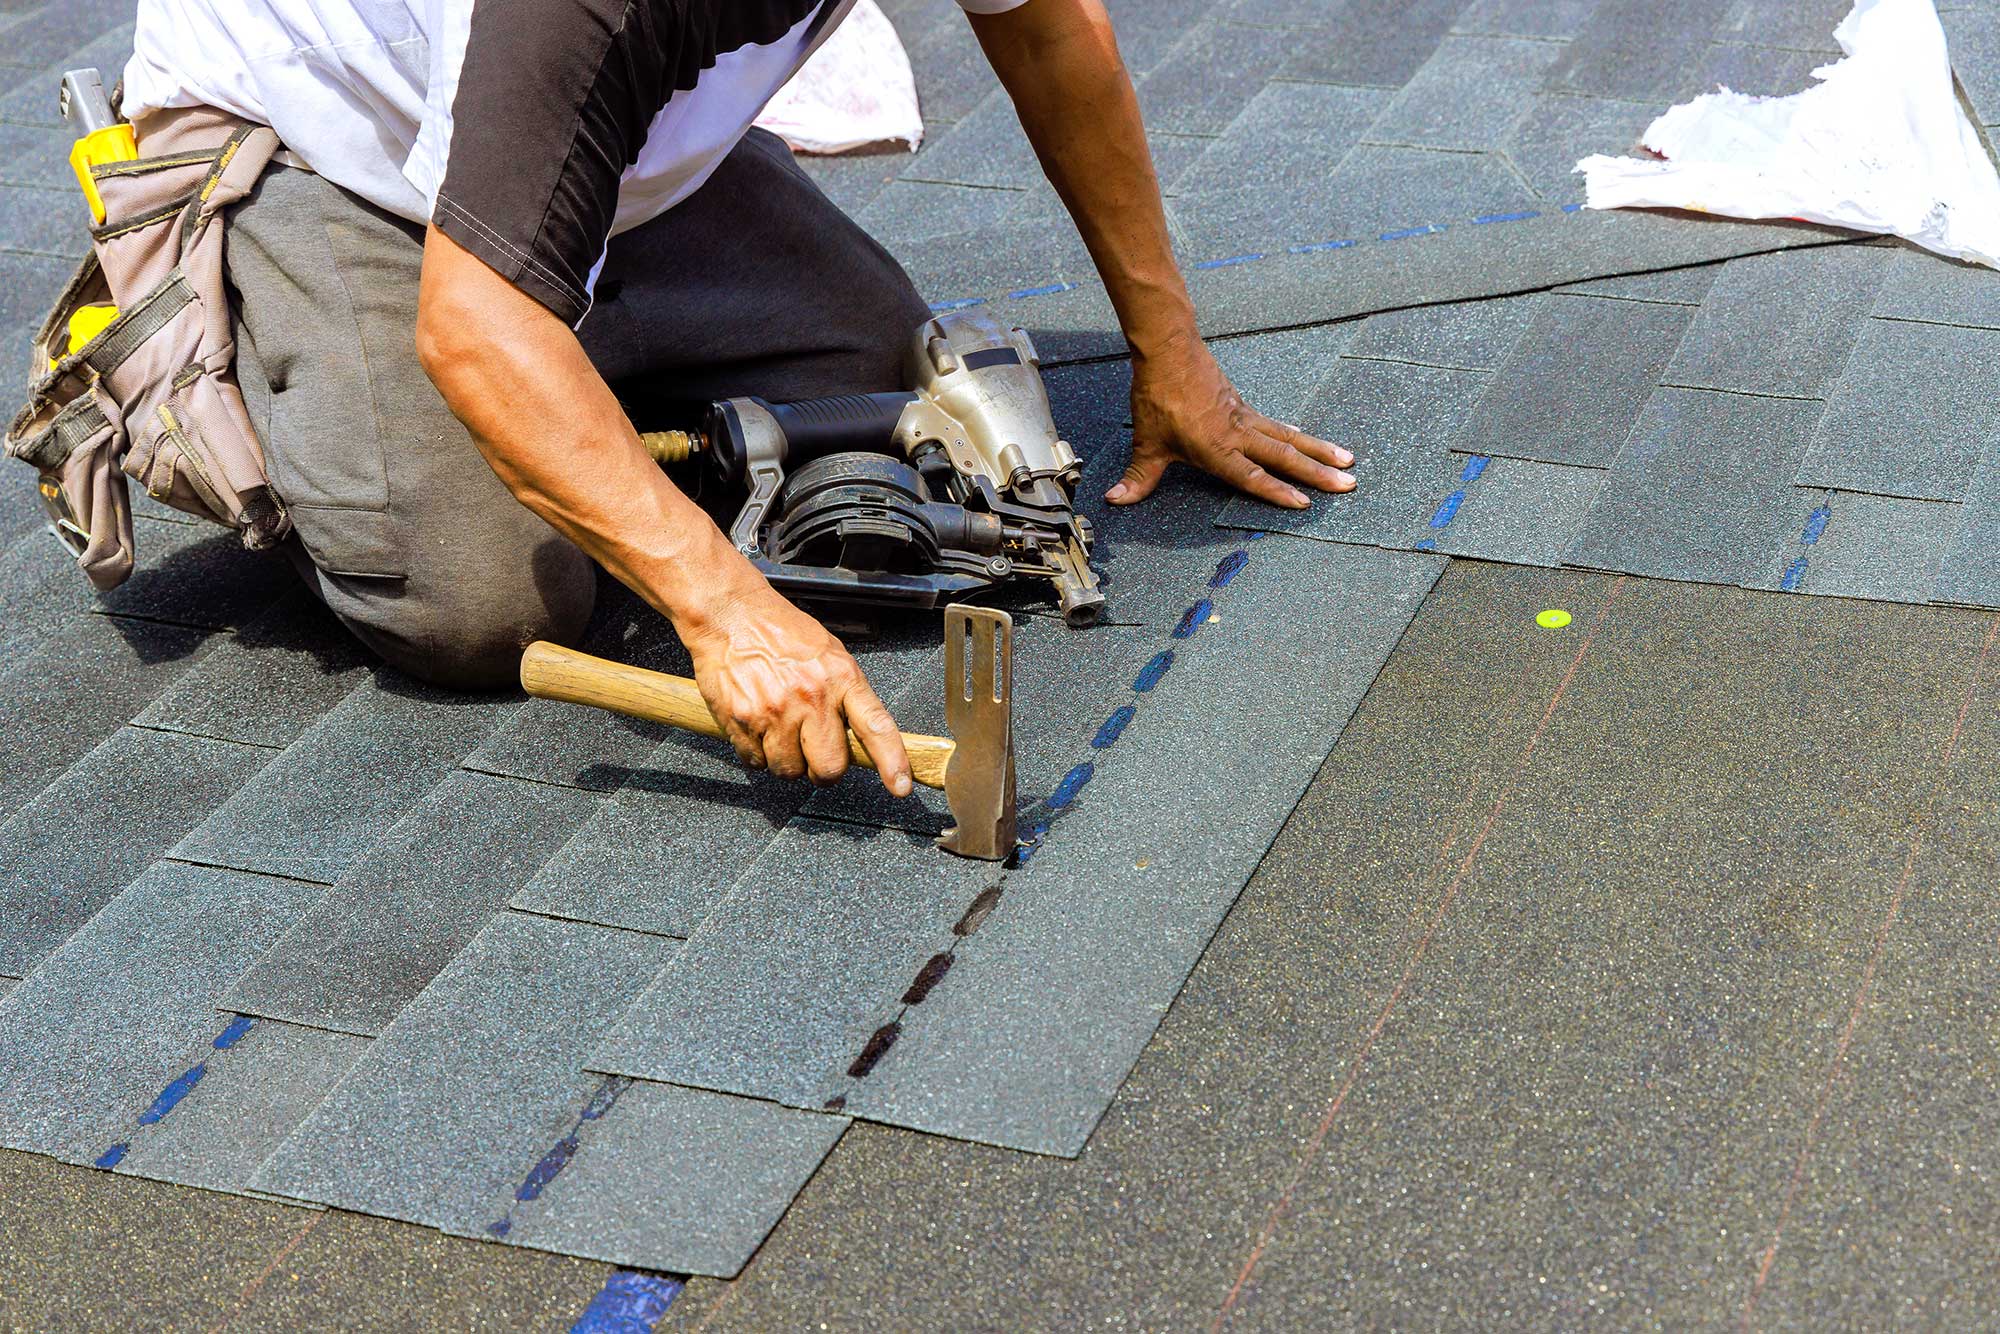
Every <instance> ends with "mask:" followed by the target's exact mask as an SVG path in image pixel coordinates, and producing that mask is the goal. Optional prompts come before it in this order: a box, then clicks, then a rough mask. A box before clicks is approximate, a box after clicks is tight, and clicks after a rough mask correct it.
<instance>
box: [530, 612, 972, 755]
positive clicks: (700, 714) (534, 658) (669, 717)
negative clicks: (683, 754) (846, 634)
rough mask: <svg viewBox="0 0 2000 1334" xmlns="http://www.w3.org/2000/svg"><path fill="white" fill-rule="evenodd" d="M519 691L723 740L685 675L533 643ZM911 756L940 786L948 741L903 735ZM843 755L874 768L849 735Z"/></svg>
mask: <svg viewBox="0 0 2000 1334" xmlns="http://www.w3.org/2000/svg"><path fill="white" fill-rule="evenodd" d="M521 689H523V690H525V691H527V692H528V693H529V694H530V695H533V696H535V697H536V698H537V699H559V700H562V701H564V702H565V703H569V704H588V705H591V706H592V707H594V708H599V709H609V710H611V712H613V713H622V714H624V715H625V716H626V717H628V718H644V719H645V720H647V721H648V722H655V723H665V724H666V725H667V726H669V727H678V728H679V729H681V731H683V732H694V733H697V734H699V735H701V736H712V737H721V738H726V737H727V733H725V732H724V731H723V730H722V724H721V723H719V722H717V721H715V715H714V714H712V713H710V712H709V711H708V701H707V700H705V699H703V698H702V696H701V687H700V686H698V685H696V684H695V683H694V682H692V681H690V680H688V679H687V678H686V677H684V676H668V675H667V674H666V673H665V672H649V671H647V670H646V669H645V668H643V667H634V666H632V665H631V664H630V663H624V662H612V661H610V660H609V659H606V658H594V657H592V656H591V655H590V654H588V653H578V652H577V651H576V650H575V649H568V648H564V647H562V646H561V645H560V644H551V643H548V642H546V641H544V640H537V641H536V642H535V643H532V644H530V645H528V649H527V652H525V653H523V654H522V655H521ZM903 748H904V749H905V750H907V751H909V753H910V776H911V777H912V778H914V779H916V780H917V781H918V782H919V783H922V784H923V785H924V786H925V787H935V788H942V787H943V786H944V771H945V767H946V766H947V765H948V764H950V763H951V753H952V750H953V749H954V747H953V743H952V740H951V738H950V737H942V736H912V735H911V734H909V733H907V732H906V733H904V734H903ZM847 753H848V757H849V758H850V759H852V760H853V761H854V763H856V764H859V765H861V766H863V767H864V768H869V769H873V768H874V767H875V762H874V761H873V760H871V759H869V758H868V752H867V751H866V750H864V749H862V747H861V741H860V739H859V738H858V737H856V736H855V735H854V733H852V732H849V733H848V734H847Z"/></svg>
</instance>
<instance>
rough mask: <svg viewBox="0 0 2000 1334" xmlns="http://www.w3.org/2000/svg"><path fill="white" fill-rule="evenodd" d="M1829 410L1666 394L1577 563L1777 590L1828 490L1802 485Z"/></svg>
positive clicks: (1608, 484)
mask: <svg viewBox="0 0 2000 1334" xmlns="http://www.w3.org/2000/svg"><path fill="white" fill-rule="evenodd" d="M1819 412H1820V405H1819V404H1818V403H1814V402H1805V401H1800V400H1797V399H1787V398H1755V397H1752V396H1750V395H1748V394H1725V393H1713V392H1710V391H1707V390H1700V389H1661V390H1660V391H1659V392H1658V393H1656V394H1654V395H1653V397H1652V399H1651V400H1650V401H1649V402H1648V403H1647V404H1646V409H1645V411H1644V412H1643V413H1642V414H1641V415H1640V418H1639V422H1638V424H1637V425H1636V426H1634V427H1633V428H1632V434H1631V437H1630V438H1629V439H1628V440H1627V441H1626V442H1625V447H1624V449H1623V450H1621V451H1620V452H1619V455H1618V457H1617V458H1616V459H1615V460H1614V461H1613V462H1612V465H1611V472H1610V476H1608V477H1607V478H1606V479H1605V482H1604V488H1603V490H1602V491H1600V492H1599V493H1598V496H1597V503H1596V504H1595V505H1594V506H1593V507H1592V508H1591V511H1590V518H1589V520H1588V522H1587V523H1586V524H1585V527H1584V530H1583V533H1582V535H1581V536H1579V537H1578V538H1577V541H1576V545H1575V546H1574V547H1573V548H1572V549H1571V550H1570V553H1569V557H1568V563H1569V564H1572V565H1585V566H1590V567H1592V568H1594V569H1605V570H1620V571H1623V572H1625V573H1628V574H1644V575H1653V576H1656V577H1659V578H1665V579H1694V580H1701V581H1705V582H1708V583H1732V584H1740V585H1743V586H1745V587H1750V588H1775V587H1777V586H1778V584H1779V582H1780V581H1781V580H1782V578H1783V575H1784V570H1785V568H1786V566H1787V564H1788V562H1789V560H1790V559H1791V558H1792V557H1791V555H1790V554H1788V553H1790V552H1791V551H1792V549H1793V547H1794V545H1795V544H1796V543H1797V542H1798V540H1799V536H1800V534H1801V533H1802V531H1803V530H1804V526H1805V523H1806V516H1807V515H1808V513H1809V512H1810V511H1811V510H1812V509H1813V508H1815V506H1816V505H1817V503H1818V494H1817V493H1816V492H1811V491H1803V490H1800V489H1799V488H1797V487H1794V486H1793V485H1792V483H1791V474H1792V472H1793V471H1794V470H1795V469H1796V467H1797V460H1798V459H1800V458H1801V457H1803V455H1804V453H1805V450H1806V446H1807V443H1808V442H1809V440H1810V438H1811V432H1812V428H1813V423H1814V421H1815V420H1817V418H1818V417H1819Z"/></svg>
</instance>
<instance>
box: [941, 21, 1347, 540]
mask: <svg viewBox="0 0 2000 1334" xmlns="http://www.w3.org/2000/svg"><path fill="white" fill-rule="evenodd" d="M971 18H972V25H973V30H974V31H975V32H976V33H977V34H978V37H979V42H980V45H981V46H982V47H984V48H985V51H986V56H987V59H988V60H989V61H991V62H992V65H993V69H994V72H995V73H997V74H998V75H999V76H1000V81H1001V83H1002V84H1004V85H1005V86H1006V88H1007V92H1008V94H1009V96H1011V97H1012V98H1013V99H1014V109H1015V111H1016V112H1017V113H1018V114H1019V115H1020V118H1021V126H1022V128H1023V129H1024V130H1026V131H1027V135H1028V139H1029V141H1030V142H1031V143H1032V144H1033V145H1034V147H1035V154H1036V156H1037V157H1039V158H1040V159H1041V162H1042V168H1043V170H1044V171H1046V172H1047V173H1048V177H1049V180H1050V181H1051V182H1052V183H1053V184H1054V185H1055V187H1056V192H1057V193H1058V194H1060V195H1061V196H1062V200H1063V203H1064V204H1065V205H1066V206H1067V207H1068V209H1069V211H1070V215H1071V217H1073V218H1074V219H1075V220H1076V225H1077V229H1078V231H1080V232H1081V233H1082V235H1083V240H1084V244H1085V245H1086V246H1088V247H1089V249H1090V255H1091V258H1092V260H1093V261H1095V263H1096V265H1097V271H1098V273H1099V274H1100V275H1102V277H1103V279H1104V285H1105V287H1106V288H1107V289H1108V290H1109V291H1110V294H1111V304H1112V306H1113V307H1114V308H1115V309H1116V310H1117V312H1118V320H1119V323H1120V325H1121V326H1123V328H1124V330H1125V337H1126V340H1127V341H1128V342H1129V343H1131V345H1132V377H1133V385H1132V410H1133V418H1132V421H1133V432H1132V466H1131V467H1130V468H1128V469H1127V470H1126V473H1125V477H1124V480H1122V481H1121V482H1119V483H1118V485H1116V486H1114V487H1112V488H1111V491H1110V493H1109V499H1110V500H1111V501H1113V502H1114V503H1123V504H1129V503H1131V502H1132V501H1136V500H1140V499H1142V498H1144V497H1145V496H1146V495H1148V494H1150V493H1151V492H1152V490H1153V488H1154V487H1155V486H1157V485H1159V481H1160V477H1161V475H1162V474H1163V473H1164V472H1165V471H1166V469H1167V464H1168V463H1169V462H1171V461H1172V460H1174V459H1181V460H1184V461H1186V462H1188V463H1192V464H1195V465H1196V466H1198V467H1201V468H1204V469H1206V470H1208V471H1209V472H1212V473H1215V474H1216V475H1217V476H1219V477H1222V478H1224V479H1225V480H1227V481H1229V482H1232V483H1234V484H1235V485H1236V486H1238V487H1241V488H1242V489H1243V490H1245V491H1248V492H1249V493H1251V494H1252V495H1255V496H1259V497H1261V498H1262V499H1265V500H1268V501H1270V502H1272V503H1273V504H1277V505H1285V506H1288V507H1292V508H1299V507H1303V506H1304V505H1306V504H1307V503H1308V502H1307V500H1306V497H1305V495H1304V494H1303V493H1302V492H1300V491H1299V490H1298V489H1297V488H1295V487H1293V486H1292V485H1290V484H1289V482H1287V481H1286V480H1284V479H1290V481H1292V482H1301V483H1304V484H1306V485H1308V486H1313V487H1317V488H1319V489H1320V490H1323V491H1350V490H1352V489H1353V488H1354V478H1353V477H1352V476H1351V475H1350V474H1348V473H1345V472H1341V471H1339V470H1340V469H1342V468H1346V467H1349V466H1351V465H1352V463H1353V462H1354V460H1353V456H1352V455H1350V454H1349V453H1348V452H1347V451H1346V450H1345V449H1342V448H1340V447H1339V446H1337V445H1332V444H1329V443H1327V442H1326V441H1323V440H1316V439H1314V438H1313V437H1312V436H1310V435H1307V434H1306V433H1305V432H1303V431H1301V430H1299V429H1298V428H1297V427H1294V426H1288V425H1285V424H1283V423H1280V422H1275V421H1272V420H1271V419H1270V418H1268V417H1265V416H1264V415H1263V414H1261V413H1258V412H1256V411H1254V410H1252V409H1251V408H1250V407H1249V406H1248V405H1246V404H1245V403H1244V402H1243V400H1242V398H1241V397H1240V396H1239V395H1238V394H1237V393H1236V391H1235V389H1234V388H1233V387H1231V385H1230V384H1229V381H1228V379H1227V377H1225V376H1224V375H1223V373H1222V370H1221V368H1220V367H1218V366H1217V365H1216V364H1215V359H1214V358H1213V357H1212V356H1210V355H1209V353H1208V349H1207V348H1206V347H1205V346H1204V345H1203V343H1202V341H1201V337H1200V335H1199V334H1198V333H1197V332H1196V330H1195V317H1194V306H1193V303H1192V302H1191V301H1190V300H1189V299H1188V292H1187V285H1186V283H1185V282H1183V281H1182V278H1181V274H1180V269H1179V266H1178V265H1177V264H1176V263H1175V261H1174V254H1173V246H1172V243H1171V242H1170V241H1169V239H1168V235H1167V219H1166V211H1165V208H1164V206H1163V205H1162V203H1161V201H1160V184H1159V179H1158V177H1157V176H1156V175H1155V173H1154V170H1153V159H1152V153H1151V151H1150V150H1149V149H1148V148H1147V146H1146V132H1145V128H1144V126H1143V124H1142V123H1141V121H1140V118H1139V99H1138V96H1137V94H1135V93H1134V92H1133V89H1132V80H1131V77H1130V76H1129V75H1128V74H1127V73H1126V71H1125V65H1124V62H1123V61H1122V60H1121V59H1120V58H1119V55H1118V45H1117V41H1116V39H1115V38H1114V37H1113V35H1112V31H1111V20H1110V17H1109V16H1108V15H1107V14H1106V13H1105V12H1104V6H1103V4H1102V3H1101V2H1100V0H1028V3H1027V4H1025V5H1022V6H1020V7H1019V8H1017V9H1012V10H1008V11H1006V12H1004V13H1000V14H987V15H979V14H975V15H972V16H971Z"/></svg>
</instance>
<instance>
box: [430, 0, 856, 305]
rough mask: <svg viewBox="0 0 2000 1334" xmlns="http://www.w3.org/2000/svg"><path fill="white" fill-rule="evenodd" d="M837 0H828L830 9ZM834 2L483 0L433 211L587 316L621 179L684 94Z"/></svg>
mask: <svg viewBox="0 0 2000 1334" xmlns="http://www.w3.org/2000/svg"><path fill="white" fill-rule="evenodd" d="M835 3H836V0H826V4H827V6H828V7H831V6H833V5H834V4H835ZM821 8H822V3H821V0H476V3H475V4H474V5H473V9H472V20H471V32H470V36H469V37H468V39H467V43H466V49H465V63H464V65H463V67H462V68H461V69H460V72H459V80H458V93H457V96H456V99H455V100H454V101H453V103H452V113H451V121H452V123H451V141H450V146H449V149H448V152H447V156H446V160H445V176H444V184H443V185H442V187H440V189H439V190H438V196H437V206H436V208H435V210H434V211H433V214H432V222H433V223H435V224H436V226H437V228H438V230H440V231H442V232H443V233H444V234H445V235H447V236H449V237H451V239H452V240H454V241H456V242H457V243H458V244H460V245H462V246H464V247H465V248H466V249H467V250H470V251H471V252H472V253H473V254H475V255H477V256H479V258H480V259H481V260H483V261H485V262H486V263H487V264H488V265H490V266H491V267H492V268H493V269H494V270H495V271H496V272H498V273H499V274H500V276H501V277H503V278H505V279H507V281H509V282H511V283H513V284H514V285H515V286H516V287H518V288H519V289H520V290H521V291H523V292H526V293H527V294H528V295H529V296H531V297H533V298H534V299H535V300H537V301H539V302H541V303H542V304H543V305H544V306H547V307H548V308H549V309H550V310H551V311H553V312H555V314H556V315H557V316H559V317H560V318H561V319H563V320H564V321H565V322H567V323H569V324H571V325H574V324H576V323H577V322H578V321H579V320H581V319H582V318H583V316H584V313H585V312H586V311H587V310H588V309H589V308H590V293H589V290H588V289H589V276H590V271H591V270H592V268H594V267H595V266H596V264H597V260H598V257H599V256H600V255H602V254H603V253H604V244H605V241H606V240H607V239H608V238H609V237H610V235H611V223H612V219H613V217H614V216H615V214H616V211H617V206H618V184H619V180H620V178H621V177H622V176H623V175H624V172H625V169H626V168H627V167H629V166H631V165H632V163H633V162H634V161H635V160H636V159H637V158H638V155H639V150H640V149H642V148H643V147H644V146H645V143H646V132H647V129H648V127H650V126H651V125H652V123H653V119H654V117H656V116H657V115H658V114H659V112H660V109H661V108H662V107H663V106H665V105H666V103H667V100H668V99H669V98H671V97H673V96H674V95H675V94H676V93H680V92H686V91H688V90H691V89H692V88H693V87H694V86H695V84H696V82H697V81H698V80H699V79H700V78H701V77H702V76H703V74H704V72H707V71H710V70H713V68H714V66H715V62H716V58H717V57H718V56H719V55H720V54H722V53H723V52H726V51H730V50H734V49H735V48H737V47H739V46H744V45H750V44H764V43H768V42H771V41H775V40H777V39H778V38H779V37H782V36H783V35H784V34H785V33H786V32H788V31H790V30H791V29H792V28H793V27H795V26H796V25H797V24H798V23H799V22H800V21H801V20H802V19H804V18H805V17H807V16H808V15H810V14H812V13H813V12H814V11H816V10H819V9H821Z"/></svg>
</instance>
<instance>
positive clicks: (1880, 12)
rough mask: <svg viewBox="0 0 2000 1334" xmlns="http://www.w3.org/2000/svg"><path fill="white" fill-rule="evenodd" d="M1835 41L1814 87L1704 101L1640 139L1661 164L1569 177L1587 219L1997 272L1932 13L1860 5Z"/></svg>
mask: <svg viewBox="0 0 2000 1334" xmlns="http://www.w3.org/2000/svg"><path fill="white" fill-rule="evenodd" d="M1833 35H1834V39H1835V40H1836V41H1838V42H1839V43H1840V49H1841V50H1843V51H1845V52H1846V53H1847V55H1846V58H1845V59H1842V60H1839V61H1836V62H1835V63H1833V64H1830V65H1823V66H1821V67H1820V68H1818V69H1816V70H1814V71H1813V77H1814V78H1815V79H1818V80H1820V82H1819V83H1818V84H1817V85H1815V86H1814V87H1811V88H1808V89H1806V90H1805V91H1804V92H1802V93H1795V94H1793V95H1792V96H1790V97H1746V96H1744V95H1743V94H1741V93H1734V92H1731V91H1729V90H1728V89H1727V88H1724V89H1722V90H1721V91H1720V92H1715V93H1706V94H1704V95H1702V96H1700V97H1697V98H1695V99H1694V100H1693V101H1692V102H1688V103H1686V104H1684V105H1681V106H1677V107H1674V108H1673V109H1672V110H1670V111H1668V112H1667V113H1666V114H1665V115H1663V116H1661V117H1660V118H1659V119H1658V120H1656V121H1654V122H1653V123H1652V125H1651V126H1650V127H1648V129H1647V130H1646V134H1645V137H1644V139H1643V141H1642V142H1643V144H1644V146H1645V147H1646V148H1647V149H1649V150H1651V151H1652V152H1655V153H1658V154H1660V155H1661V157H1662V158H1664V159H1665V160H1664V161H1649V160H1646V159H1642V158H1623V157H1607V156H1604V155H1602V154H1599V155H1597V156H1594V157H1587V158H1585V159H1584V160H1583V161H1581V162H1579V163H1577V164H1576V169H1577V170H1578V171H1580V172H1582V173H1584V177H1585V180H1586V183H1587V185H1588V189H1589V193H1588V196H1587V198H1588V202H1589V206H1590V207H1591V208H1649V207H1650V208H1685V209H1695V210H1699V211H1701V212H1704V213H1721V214H1728V215H1731V216H1734V217H1743V218H1801V219H1804V220H1806V221H1809V222H1826V223H1833V224H1835V225H1837V226H1841V227H1851V228H1854V229H1856V230H1858V231H1866V232H1885V233H1890V234H1893V235H1896V236H1903V237H1907V238H1909V239H1910V240H1912V241H1914V242H1916V243H1917V244H1918V245H1920V246H1923V247H1925V248H1926V249H1930V250H1935V251H1938V252H1939V253H1941V254H1946V255H1951V256H1954V257H1956V258H1959V259H1968V260H1973V261H1976V262H1977V263H1980V264H1986V265H1989V266H1991V267H1994V268H2000V258H1996V257H2000V176H1996V175H1995V172H1994V168H1993V161H1992V159H1991V158H1989V157H1988V156H1987V155H1986V150H1985V148H1984V147H1983V146H1982V145H1981V144H1980V142H1979V135H1978V133H1977V132H1976V131H1974V129H1973V128H1972V125H1971V123H1970V122H1968V121H1967V120H1966V118H1965V113H1964V112H1963V111H1962V110H1960V108H1959V105H1958V99H1957V97H1956V96H1955V95H1954V93H1953V90H1952V77H1951V58H1950V55H1949V53H1948V52H1947V50H1946V47H1945V38H1944V29H1943V28H1942V26H1941V25H1940V24H1939V23H1938V16H1937V10H1936V8H1935V7H1934V5H1933V3H1932V0H1857V3H1856V4H1855V6H1854V9H1853V11H1852V12H1850V13H1849V14H1848V16H1847V17H1846V18H1845V19H1843V20H1842V21H1841V24H1840V26H1839V27H1838V28H1836V29H1835V30H1834V34H1833Z"/></svg>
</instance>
